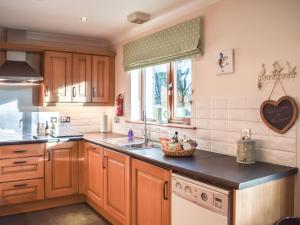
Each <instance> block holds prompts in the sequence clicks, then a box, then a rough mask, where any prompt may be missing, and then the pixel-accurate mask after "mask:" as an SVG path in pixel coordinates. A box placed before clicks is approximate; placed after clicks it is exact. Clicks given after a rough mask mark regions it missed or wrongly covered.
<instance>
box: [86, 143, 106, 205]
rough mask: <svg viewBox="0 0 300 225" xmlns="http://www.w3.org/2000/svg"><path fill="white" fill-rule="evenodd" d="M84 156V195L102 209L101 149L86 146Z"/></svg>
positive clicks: (94, 146) (90, 145) (89, 145)
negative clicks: (86, 174) (85, 160)
mask: <svg viewBox="0 0 300 225" xmlns="http://www.w3.org/2000/svg"><path fill="white" fill-rule="evenodd" d="M86 155H87V170H88V179H87V182H88V184H87V191H86V195H87V197H88V198H90V199H91V200H93V201H94V202H95V204H97V205H98V206H100V207H103V198H104V196H103V193H104V192H103V189H104V185H103V182H104V181H103V176H104V174H103V148H102V147H100V146H96V145H92V144H87V147H86Z"/></svg>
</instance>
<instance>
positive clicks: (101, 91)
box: [92, 56, 114, 103]
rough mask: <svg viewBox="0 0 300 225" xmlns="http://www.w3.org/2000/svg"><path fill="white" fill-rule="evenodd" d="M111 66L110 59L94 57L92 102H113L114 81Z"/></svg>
mask: <svg viewBox="0 0 300 225" xmlns="http://www.w3.org/2000/svg"><path fill="white" fill-rule="evenodd" d="M110 65H111V62H110V57H107V56H93V57H92V102H95V103H109V102H110V100H111V95H113V93H112V92H111V89H114V88H113V86H114V79H113V76H112V75H111V72H112V71H111V70H112V68H111V66H110Z"/></svg>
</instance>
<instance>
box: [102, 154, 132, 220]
mask: <svg viewBox="0 0 300 225" xmlns="http://www.w3.org/2000/svg"><path fill="white" fill-rule="evenodd" d="M104 193H105V194H104V210H105V211H106V212H107V213H108V214H110V215H111V216H112V217H113V218H115V219H116V220H117V221H120V222H121V224H124V225H129V224H130V157H129V156H127V155H124V154H120V153H117V152H114V151H110V150H107V149H105V150H104Z"/></svg>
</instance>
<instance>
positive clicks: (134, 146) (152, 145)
mask: <svg viewBox="0 0 300 225" xmlns="http://www.w3.org/2000/svg"><path fill="white" fill-rule="evenodd" d="M122 147H124V148H127V149H128V148H129V149H133V150H138V149H145V148H160V144H159V143H154V142H149V143H148V144H146V143H132V144H125V145H123V146H122Z"/></svg>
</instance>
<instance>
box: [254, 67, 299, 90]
mask: <svg viewBox="0 0 300 225" xmlns="http://www.w3.org/2000/svg"><path fill="white" fill-rule="evenodd" d="M286 65H287V67H286V68H287V71H286V72H284V70H285V68H283V67H282V66H281V65H280V64H279V63H278V62H277V61H276V62H274V63H273V70H272V71H271V73H270V74H267V73H266V67H265V64H262V71H261V72H260V73H259V74H258V79H257V80H258V84H257V86H258V89H262V87H263V82H264V81H267V80H282V79H290V78H295V77H296V74H297V72H296V66H294V67H291V65H290V63H289V62H286Z"/></svg>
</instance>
